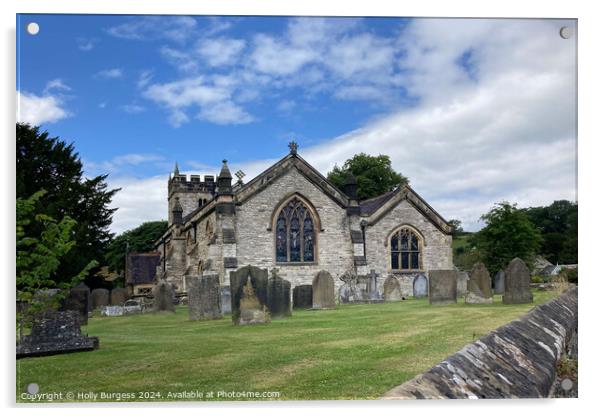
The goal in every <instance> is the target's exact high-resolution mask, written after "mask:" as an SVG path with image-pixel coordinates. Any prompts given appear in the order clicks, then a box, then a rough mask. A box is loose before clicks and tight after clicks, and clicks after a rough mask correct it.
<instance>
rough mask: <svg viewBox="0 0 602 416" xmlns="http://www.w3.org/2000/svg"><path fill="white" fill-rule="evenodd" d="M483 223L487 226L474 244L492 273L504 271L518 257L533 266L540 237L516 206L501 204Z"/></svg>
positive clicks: (497, 205) (527, 218) (484, 218)
mask: <svg viewBox="0 0 602 416" xmlns="http://www.w3.org/2000/svg"><path fill="white" fill-rule="evenodd" d="M481 219H482V220H483V221H484V222H485V224H486V226H485V227H484V228H482V229H481V230H480V231H479V232H478V233H476V234H475V240H474V241H475V243H476V245H477V249H478V250H479V252H480V253H481V255H482V256H483V261H484V262H485V265H486V266H487V268H488V269H489V270H491V271H493V272H496V271H497V270H502V269H504V268H505V267H506V265H507V264H508V263H509V262H510V261H511V260H512V259H513V258H515V257H520V258H521V259H523V260H524V261H525V262H526V263H527V264H530V263H531V262H532V260H533V258H534V257H535V255H536V254H537V251H538V249H539V247H540V244H541V234H540V232H539V230H538V229H537V228H536V227H535V226H534V225H533V223H531V221H530V220H529V217H528V216H527V214H526V213H525V212H524V211H523V210H519V209H518V208H517V207H516V204H514V205H511V204H509V203H508V202H501V203H498V204H496V205H495V206H494V207H493V208H492V209H491V210H490V211H489V212H488V213H487V214H484V215H483V216H482V217H481Z"/></svg>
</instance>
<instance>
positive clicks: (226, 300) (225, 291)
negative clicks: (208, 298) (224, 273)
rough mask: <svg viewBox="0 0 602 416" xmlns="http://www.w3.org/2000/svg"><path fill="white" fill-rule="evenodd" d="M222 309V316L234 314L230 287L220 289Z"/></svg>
mask: <svg viewBox="0 0 602 416" xmlns="http://www.w3.org/2000/svg"><path fill="white" fill-rule="evenodd" d="M219 293H220V299H221V301H220V307H221V308H222V314H224V315H228V314H231V313H232V296H230V287H229V286H222V287H221V288H220V291H219Z"/></svg>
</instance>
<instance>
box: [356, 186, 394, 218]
mask: <svg viewBox="0 0 602 416" xmlns="http://www.w3.org/2000/svg"><path fill="white" fill-rule="evenodd" d="M396 191H397V189H395V190H393V191H389V192H386V193H384V194H382V195H379V196H375V197H374V198H370V199H365V200H363V201H360V213H361V215H372V214H373V213H374V211H376V210H377V209H379V208H380V207H382V206H383V205H384V203H385V202H387V201H388V200H389V199H391V198H392V197H393V195H395V192H396Z"/></svg>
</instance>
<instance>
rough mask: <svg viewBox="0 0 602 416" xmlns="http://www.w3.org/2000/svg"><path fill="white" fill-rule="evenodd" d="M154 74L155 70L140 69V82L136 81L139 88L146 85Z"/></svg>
mask: <svg viewBox="0 0 602 416" xmlns="http://www.w3.org/2000/svg"><path fill="white" fill-rule="evenodd" d="M153 76H154V74H153V71H151V70H150V69H145V70H143V71H140V75H139V76H138V82H137V83H136V85H137V86H138V88H144V87H146V86H147V85H148V84H149V83H150V82H151V80H152V79H153Z"/></svg>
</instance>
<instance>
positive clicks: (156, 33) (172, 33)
mask: <svg viewBox="0 0 602 416" xmlns="http://www.w3.org/2000/svg"><path fill="white" fill-rule="evenodd" d="M196 27H197V22H196V20H195V19H194V18H193V17H190V16H142V17H140V16H137V17H132V18H130V19H128V21H127V22H126V23H123V24H120V25H116V26H112V27H110V28H108V29H107V33H109V34H110V35H113V36H115V37H118V38H122V39H128V40H157V39H166V40H170V41H175V42H183V41H185V40H186V39H187V38H188V37H189V36H190V35H191V34H192V33H194V30H195V29H196Z"/></svg>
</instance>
